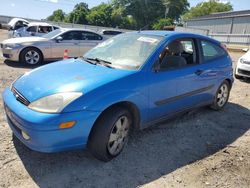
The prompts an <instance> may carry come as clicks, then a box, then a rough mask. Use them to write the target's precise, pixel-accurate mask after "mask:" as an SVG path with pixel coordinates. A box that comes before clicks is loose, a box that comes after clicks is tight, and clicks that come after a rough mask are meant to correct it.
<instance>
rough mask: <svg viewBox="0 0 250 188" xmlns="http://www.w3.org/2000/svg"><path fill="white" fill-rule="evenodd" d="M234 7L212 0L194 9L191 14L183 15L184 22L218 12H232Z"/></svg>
mask: <svg viewBox="0 0 250 188" xmlns="http://www.w3.org/2000/svg"><path fill="white" fill-rule="evenodd" d="M232 10H233V7H232V5H231V4H230V3H229V2H228V3H222V2H218V1H216V0H210V1H208V2H203V3H199V4H197V5H196V6H195V7H192V8H191V9H190V11H189V12H187V13H186V14H184V15H183V18H182V19H183V20H184V21H186V20H188V19H191V18H195V17H199V16H205V15H209V14H211V13H216V12H226V11H232Z"/></svg>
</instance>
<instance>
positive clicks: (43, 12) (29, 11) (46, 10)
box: [0, 0, 250, 19]
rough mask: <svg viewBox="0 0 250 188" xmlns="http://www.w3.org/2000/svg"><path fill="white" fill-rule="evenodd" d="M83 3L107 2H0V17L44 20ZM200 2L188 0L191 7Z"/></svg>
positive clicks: (239, 5) (244, 2)
mask: <svg viewBox="0 0 250 188" xmlns="http://www.w3.org/2000/svg"><path fill="white" fill-rule="evenodd" d="M221 1H222V2H227V1H229V2H231V4H232V5H233V8H234V10H246V9H250V3H249V0H221ZM79 2H85V3H87V4H88V5H89V7H90V8H91V7H94V6H96V5H99V4H100V3H101V2H108V0H0V15H7V16H15V17H24V18H33V19H44V18H47V17H48V16H49V15H51V14H52V12H53V11H54V10H56V9H62V10H63V11H64V12H66V13H69V12H70V11H72V10H73V7H74V5H75V4H76V3H79ZM200 2H202V0H189V3H190V5H191V7H192V6H195V5H196V4H197V3H200Z"/></svg>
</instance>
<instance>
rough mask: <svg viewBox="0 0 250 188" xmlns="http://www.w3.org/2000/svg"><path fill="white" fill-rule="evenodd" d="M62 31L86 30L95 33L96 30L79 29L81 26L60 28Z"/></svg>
mask: <svg viewBox="0 0 250 188" xmlns="http://www.w3.org/2000/svg"><path fill="white" fill-rule="evenodd" d="M61 30H63V31H88V32H92V33H97V32H96V31H93V30H90V29H81V28H61Z"/></svg>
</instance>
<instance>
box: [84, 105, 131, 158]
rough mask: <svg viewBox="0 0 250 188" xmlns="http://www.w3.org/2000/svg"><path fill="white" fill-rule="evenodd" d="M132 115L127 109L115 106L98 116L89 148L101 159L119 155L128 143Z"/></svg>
mask: <svg viewBox="0 0 250 188" xmlns="http://www.w3.org/2000/svg"><path fill="white" fill-rule="evenodd" d="M131 124H132V116H131V114H130V112H129V111H128V110H126V109H123V108H120V107H115V108H112V109H110V110H108V111H106V112H104V114H102V115H101V117H100V118H98V120H97V122H96V123H95V125H94V127H93V130H92V131H91V134H90V137H89V141H88V148H89V150H90V151H91V153H92V154H93V155H94V156H95V157H96V158H97V159H99V160H102V161H109V160H111V159H113V158H114V157H116V156H117V155H119V154H120V153H121V151H122V150H123V148H124V146H125V145H126V143H127V140H128V135H129V132H130V128H131Z"/></svg>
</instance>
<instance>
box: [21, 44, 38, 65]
mask: <svg viewBox="0 0 250 188" xmlns="http://www.w3.org/2000/svg"><path fill="white" fill-rule="evenodd" d="M20 60H21V62H23V63H26V64H28V65H38V64H40V63H41V62H42V53H41V52H40V51H39V50H38V49H36V48H26V49H24V50H23V51H22V52H21V54H20Z"/></svg>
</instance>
